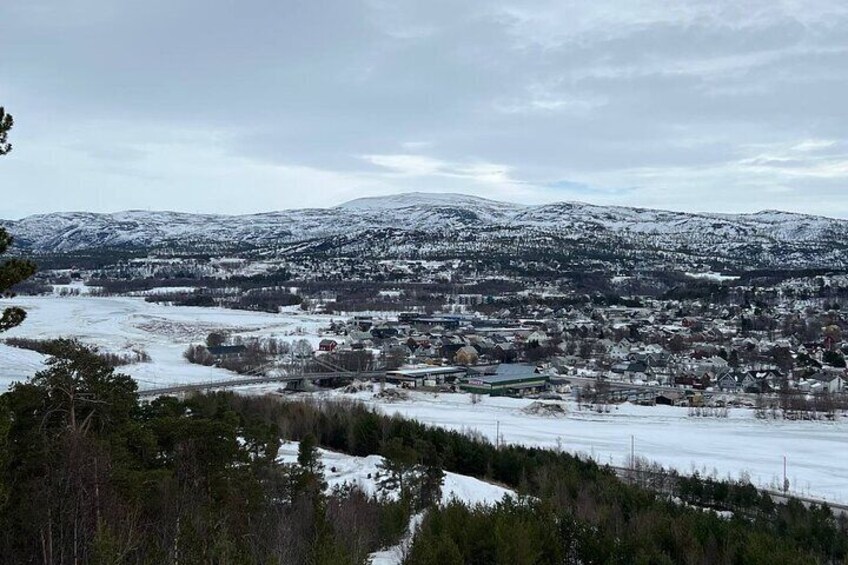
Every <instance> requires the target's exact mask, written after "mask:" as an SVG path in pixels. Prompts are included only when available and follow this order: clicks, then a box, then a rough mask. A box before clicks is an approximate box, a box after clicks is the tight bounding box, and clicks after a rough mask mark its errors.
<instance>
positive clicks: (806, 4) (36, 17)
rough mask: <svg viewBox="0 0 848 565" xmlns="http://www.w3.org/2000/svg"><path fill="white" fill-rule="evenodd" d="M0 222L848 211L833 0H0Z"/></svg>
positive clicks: (845, 47)
mask: <svg viewBox="0 0 848 565" xmlns="http://www.w3.org/2000/svg"><path fill="white" fill-rule="evenodd" d="M0 105H2V106H5V107H6V109H7V111H9V112H11V113H12V114H13V115H14V117H15V120H16V125H15V128H14V130H13V131H12V133H11V138H12V142H13V143H14V150H13V151H12V153H10V154H9V155H8V156H7V157H5V158H2V159H0V195H1V196H2V197H0V217H5V218H19V217H22V216H25V215H28V214H32V213H40V212H49V211H57V210H91V211H115V210H122V209H171V210H184V211H203V212H224V213H244V212H254V211H267V210H274V209H282V208H299V207H307V206H310V207H311V206H331V205H335V204H338V203H340V202H343V201H345V200H349V199H352V198H356V197H358V196H366V195H368V196H373V195H380V194H391V193H397V192H405V191H413V190H414V191H436V192H463V193H468V194H475V195H480V196H486V197H489V198H494V199H501V200H509V201H515V202H521V203H543V202H552V201H560V200H581V201H586V202H592V203H598V204H620V205H635V206H648V207H659V208H671V209H677V210H689V211H726V212H737V211H738V212H742V211H754V210H760V209H766V208H779V209H786V210H793V211H802V212H811V213H821V214H826V215H830V216H838V217H848V2H846V1H845V0H820V1H819V0H797V1H795V0H762V1H760V0H745V1H743V2H740V1H739V0H728V1H725V0H706V1H678V2H675V1H673V0H649V1H632V0H629V1H625V0H621V1H618V2H604V1H599V0H587V1H585V2H568V1H564V0H551V1H533V2H519V1H512V0H481V1H475V0H454V1H451V2H446V1H441V0H421V1H406V0H240V1H236V0H145V1H144V2H135V1H132V2H131V1H126V0H125V1H116V0H26V1H8V2H7V1H3V2H0Z"/></svg>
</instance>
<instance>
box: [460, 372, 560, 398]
mask: <svg viewBox="0 0 848 565" xmlns="http://www.w3.org/2000/svg"><path fill="white" fill-rule="evenodd" d="M547 387H548V376H547V375H540V374H538V373H526V374H523V375H516V374H506V375H491V376H479V377H478V376H475V377H469V378H468V379H466V380H465V381H464V382H463V383H462V384H461V385H460V388H461V389H462V390H464V391H466V392H473V393H477V394H488V395H491V396H523V395H525V394H532V393H535V392H542V391H544V390H545V389H547Z"/></svg>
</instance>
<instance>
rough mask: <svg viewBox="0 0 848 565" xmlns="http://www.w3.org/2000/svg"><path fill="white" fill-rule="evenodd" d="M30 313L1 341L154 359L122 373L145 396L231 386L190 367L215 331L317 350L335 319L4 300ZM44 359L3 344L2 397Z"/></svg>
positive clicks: (216, 372) (123, 301)
mask: <svg viewBox="0 0 848 565" xmlns="http://www.w3.org/2000/svg"><path fill="white" fill-rule="evenodd" d="M12 304H14V305H16V306H20V307H22V308H24V309H25V310H26V311H27V313H28V316H27V319H26V321H25V322H24V323H23V324H22V325H20V326H19V327H17V328H15V329H13V330H11V331H9V332H6V333H4V334H2V336H0V338H6V337H28V338H38V339H49V338H56V337H75V338H78V339H80V340H81V341H83V342H84V343H87V344H91V345H96V346H98V347H100V348H101V349H103V350H104V351H109V352H127V351H130V350H132V349H133V348H142V349H144V350H145V351H147V352H148V353H149V354H150V356H151V358H152V362H150V363H138V364H135V365H127V366H124V367H121V369H120V370H121V372H123V373H126V374H128V375H130V376H132V377H133V378H135V379H136V380H137V381H138V383H139V388H141V389H144V388H153V387H160V386H167V385H171V384H178V383H191V382H206V381H211V380H216V379H226V378H232V376H233V375H232V373H229V372H227V371H224V370H222V369H218V368H215V367H202V366H200V365H192V364H190V363H188V362H187V361H186V360H185V359H183V356H182V355H183V352H184V351H185V349H186V347H187V346H188V345H189V344H191V343H202V342H203V340H204V339H205V338H206V335H207V334H208V333H209V332H211V331H213V330H225V331H229V332H232V333H235V334H239V335H242V336H244V337H248V336H258V335H261V336H274V337H277V338H280V339H290V340H297V339H308V340H309V341H310V342H312V344H313V345H314V346H317V343H318V341H320V339H321V338H320V337H319V335H318V330H319V328H320V327H321V326H325V325H327V323H328V321H329V317H326V316H313V315H306V314H301V313H300V312H299V311H297V310H296V309H291V311H289V312H287V313H285V314H265V313H261V312H246V311H242V310H229V309H225V308H193V307H185V306H165V305H160V304H154V303H149V302H145V301H144V300H143V299H142V298H123V297H109V298H100V297H88V296H65V297H58V296H54V297H50V296H48V297H41V296H39V297H17V298H14V299H12V300H8V299H0V309H3V308H5V307H6V306H7V305H12ZM42 360H43V357H42V356H41V355H39V354H37V353H34V352H32V351H24V350H21V349H16V348H13V347H8V346H5V345H2V344H0V391H2V390H6V389H7V388H8V386H9V385H10V384H11V383H12V382H13V381H20V380H24V379H26V378H27V377H28V376H31V375H32V374H33V373H35V372H36V371H37V370H39V369H40V368H41V361H42Z"/></svg>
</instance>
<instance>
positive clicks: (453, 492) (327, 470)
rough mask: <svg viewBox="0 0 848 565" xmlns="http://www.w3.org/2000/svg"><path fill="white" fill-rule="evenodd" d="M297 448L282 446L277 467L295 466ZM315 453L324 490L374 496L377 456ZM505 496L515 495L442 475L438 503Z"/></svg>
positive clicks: (486, 500) (495, 499)
mask: <svg viewBox="0 0 848 565" xmlns="http://www.w3.org/2000/svg"><path fill="white" fill-rule="evenodd" d="M299 445H300V444H299V442H296V441H289V442H286V443H284V444H283V445H282V446H281V447H280V451H279V454H278V456H277V461H279V462H281V463H295V462H297V450H298V447H299ZM318 452H319V453H320V455H321V462H322V463H323V464H324V477H325V479H326V481H327V489H328V490H332V489H333V488H334V487H336V486H343V485H345V484H347V485H351V486H358V487H359V488H360V489H361V490H362V492H364V493H366V494H369V495H375V494H378V487H377V480H378V479H377V475H378V474H379V473H380V467H379V465H380V463H381V462H382V461H383V458H382V457H381V456H379V455H369V456H368V457H355V456H353V455H347V454H345V453H338V452H336V451H329V450H326V449H322V448H318ZM334 469H335V470H334ZM369 475H370V477H369ZM508 494H509V495H513V496H514V495H515V492H514V491H512V490H510V489H506V488H504V487H501V486H498V485H493V484H491V483H487V482H485V481H481V480H479V479H476V478H474V477H469V476H466V475H458V474H456V473H447V472H446V473H445V481H444V484H443V485H442V503H445V504H446V503H448V502H450V501H451V500H453V499H457V500H461V501H463V502H466V503H468V504H471V505H474V504H494V503H496V502H500V501H501V500H502V499H503V497H504V496H506V495H508Z"/></svg>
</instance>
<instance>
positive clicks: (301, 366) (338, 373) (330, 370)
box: [138, 358, 386, 398]
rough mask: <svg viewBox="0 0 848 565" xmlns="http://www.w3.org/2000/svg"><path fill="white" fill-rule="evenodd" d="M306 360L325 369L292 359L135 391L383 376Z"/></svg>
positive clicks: (303, 385)
mask: <svg viewBox="0 0 848 565" xmlns="http://www.w3.org/2000/svg"><path fill="white" fill-rule="evenodd" d="M309 361H311V362H312V363H314V364H315V365H318V366H319V367H320V368H322V369H326V370H325V371H320V372H316V371H312V372H307V371H306V370H305V368H306V363H304V362H301V363H292V364H290V365H287V366H284V367H280V366H277V365H273V364H269V365H264V366H261V367H257V368H255V369H253V370H252V371H249V372H247V373H245V374H244V375H242V376H240V377H234V378H232V379H218V380H214V381H206V382H199V383H186V384H174V385H169V386H164V387H157V388H148V389H143V390H139V391H138V395H139V397H142V398H151V397H156V396H163V395H170V394H183V393H187V392H204V391H210V390H226V389H230V388H238V387H243V386H252V385H263V384H273V383H281V384H284V385H289V384H292V383H294V384H296V385H297V386H298V387H300V388H306V387H307V386H309V385H310V384H314V383H315V382H318V381H326V382H339V381H351V380H354V379H359V380H371V379H382V378H384V377H385V376H386V372H385V371H350V370H347V369H344V368H343V367H339V366H338V365H335V364H333V363H330V362H328V361H326V360H324V359H317V358H315V359H310V360H309ZM272 370H275V371H280V370H283V371H285V372H284V374H279V375H269V374H268V373H269V372H270V371H272Z"/></svg>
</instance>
